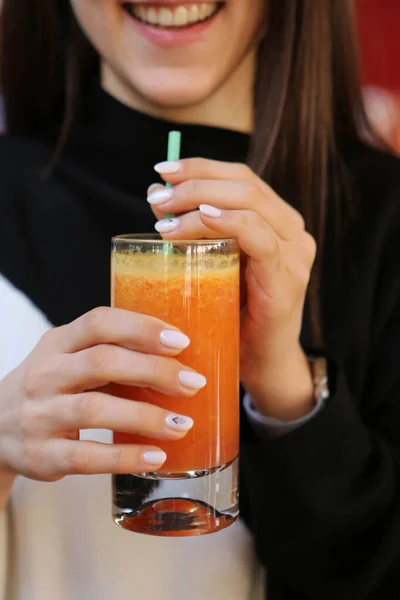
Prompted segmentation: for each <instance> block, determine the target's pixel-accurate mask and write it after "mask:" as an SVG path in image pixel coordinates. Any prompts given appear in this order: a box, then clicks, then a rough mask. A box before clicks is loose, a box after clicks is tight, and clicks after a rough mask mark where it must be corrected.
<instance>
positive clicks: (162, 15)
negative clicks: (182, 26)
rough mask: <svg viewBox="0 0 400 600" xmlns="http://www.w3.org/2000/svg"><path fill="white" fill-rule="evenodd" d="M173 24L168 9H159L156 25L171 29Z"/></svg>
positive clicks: (172, 16) (172, 18)
mask: <svg viewBox="0 0 400 600" xmlns="http://www.w3.org/2000/svg"><path fill="white" fill-rule="evenodd" d="M173 22H174V15H173V14H172V10H169V8H161V9H160V10H159V13H158V23H159V25H161V27H171V25H172V24H173Z"/></svg>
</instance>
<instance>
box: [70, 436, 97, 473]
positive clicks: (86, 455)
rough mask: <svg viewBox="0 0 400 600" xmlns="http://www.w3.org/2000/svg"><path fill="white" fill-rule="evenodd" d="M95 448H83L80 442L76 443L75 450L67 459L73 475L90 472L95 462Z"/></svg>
mask: <svg viewBox="0 0 400 600" xmlns="http://www.w3.org/2000/svg"><path fill="white" fill-rule="evenodd" d="M93 459H94V457H93V450H92V449H91V448H90V447H88V446H85V447H84V448H82V447H81V446H80V444H79V443H78V444H75V447H74V449H73V451H71V453H70V456H69V458H68V460H67V471H68V473H70V474H71V475H80V474H82V473H88V472H89V471H90V467H91V465H92V464H93Z"/></svg>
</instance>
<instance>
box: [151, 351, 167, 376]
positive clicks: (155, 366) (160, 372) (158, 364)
mask: <svg viewBox="0 0 400 600" xmlns="http://www.w3.org/2000/svg"><path fill="white" fill-rule="evenodd" d="M164 375H165V368H164V360H163V359H162V358H161V356H154V357H153V360H152V361H151V377H152V379H154V380H155V381H160V380H162V379H163V377H164Z"/></svg>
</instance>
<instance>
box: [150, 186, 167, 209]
mask: <svg viewBox="0 0 400 600" xmlns="http://www.w3.org/2000/svg"><path fill="white" fill-rule="evenodd" d="M172 194H173V191H172V190H167V189H163V190H158V191H156V192H153V193H151V194H150V195H149V196H148V197H147V202H148V203H149V204H154V205H155V206H157V204H164V202H167V201H168V200H170V199H171V197H172Z"/></svg>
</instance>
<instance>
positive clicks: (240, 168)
mask: <svg viewBox="0 0 400 600" xmlns="http://www.w3.org/2000/svg"><path fill="white" fill-rule="evenodd" d="M155 170H156V171H157V173H159V174H160V175H161V177H162V178H163V179H164V181H167V182H169V183H172V184H173V185H177V184H180V183H183V182H184V181H188V180H191V179H208V180H231V181H242V182H248V183H251V184H253V185H254V184H255V185H257V186H258V187H259V188H260V189H261V190H262V191H263V192H264V193H265V194H267V195H268V196H269V197H270V199H271V201H272V202H274V204H276V205H279V206H281V208H282V209H283V210H284V211H285V217H286V218H287V219H289V220H291V219H294V220H295V221H296V222H297V225H298V226H299V227H302V228H304V219H303V218H302V216H301V215H300V213H299V212H298V211H297V210H296V209H294V208H293V207H292V206H290V205H289V204H287V202H285V201H284V200H283V199H282V198H281V197H280V196H279V195H278V194H277V193H276V192H275V191H274V190H273V189H272V188H271V187H270V186H269V185H268V184H267V183H266V182H265V181H263V180H262V179H261V178H260V177H258V176H257V175H256V174H255V173H254V171H252V170H251V169H250V167H248V166H247V165H245V164H241V163H232V162H222V161H216V160H209V159H205V158H188V159H184V160H180V161H176V162H162V163H158V164H157V165H155ZM242 208H244V207H242Z"/></svg>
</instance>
